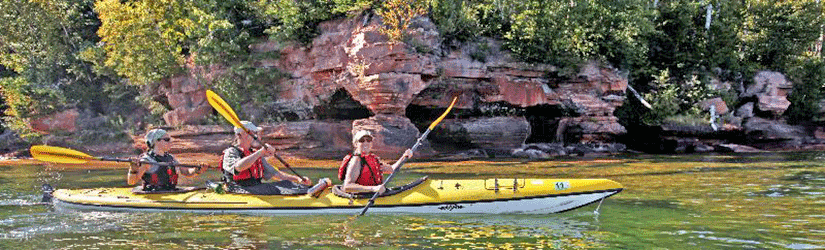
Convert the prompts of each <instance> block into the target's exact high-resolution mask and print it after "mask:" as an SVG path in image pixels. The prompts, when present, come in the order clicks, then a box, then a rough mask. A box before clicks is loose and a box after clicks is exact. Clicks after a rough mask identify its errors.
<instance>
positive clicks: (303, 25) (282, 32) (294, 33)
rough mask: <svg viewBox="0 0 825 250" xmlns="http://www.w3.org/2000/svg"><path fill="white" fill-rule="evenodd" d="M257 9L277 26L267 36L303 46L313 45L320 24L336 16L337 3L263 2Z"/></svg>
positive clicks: (324, 0)
mask: <svg viewBox="0 0 825 250" xmlns="http://www.w3.org/2000/svg"><path fill="white" fill-rule="evenodd" d="M255 7H256V8H258V10H259V12H260V13H261V15H262V17H263V18H269V19H272V20H273V23H274V24H275V25H274V26H273V27H270V28H268V29H267V30H266V33H267V34H269V35H270V36H271V37H273V38H275V39H276V40H279V41H298V42H300V43H301V44H309V43H311V42H312V39H313V38H315V37H316V36H317V35H318V34H319V31H318V29H317V27H318V23H320V22H322V21H326V20H329V19H331V18H333V16H335V13H333V12H332V10H333V9H335V2H333V1H330V0H301V1H293V0H272V1H267V0H261V1H259V2H258V4H257V5H256V6H255ZM344 9H346V8H344Z"/></svg>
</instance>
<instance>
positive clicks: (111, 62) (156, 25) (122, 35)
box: [95, 0, 232, 84]
mask: <svg viewBox="0 0 825 250" xmlns="http://www.w3.org/2000/svg"><path fill="white" fill-rule="evenodd" d="M213 3H214V2H209V1H187V0H157V1H129V2H121V1H119V0H101V1H98V2H97V3H96V4H95V11H96V12H97V13H98V15H99V17H100V20H101V22H102V25H101V26H100V29H98V32H97V33H98V35H99V36H100V38H101V47H102V48H103V50H104V51H105V60H104V61H103V64H104V65H105V66H106V67H111V68H113V69H114V71H115V72H117V73H118V74H119V75H121V76H124V77H126V78H128V79H129V81H130V83H132V84H147V83H150V82H154V81H157V80H159V79H161V78H164V77H169V76H172V75H174V74H177V73H180V72H182V70H183V66H184V64H185V62H186V61H185V60H186V57H187V56H188V55H190V54H191V52H192V51H193V50H197V49H198V48H197V47H198V40H200V39H204V38H206V39H211V40H213V41H214V39H212V38H214V34H215V32H218V31H220V30H224V29H229V28H232V24H231V23H229V22H228V21H227V20H224V19H218V18H216V17H215V15H214V14H213V13H210V12H207V11H206V9H205V8H204V7H202V6H204V5H208V4H213ZM205 43H207V44H208V42H205ZM193 47H194V48H193Z"/></svg>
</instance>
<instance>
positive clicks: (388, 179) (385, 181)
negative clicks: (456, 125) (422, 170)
mask: <svg viewBox="0 0 825 250" xmlns="http://www.w3.org/2000/svg"><path fill="white" fill-rule="evenodd" d="M456 100H458V96H456V97H453V101H452V102H450V106H449V107H447V111H444V113H443V114H441V116H439V117H438V119H436V120H435V121H434V122H433V123H432V124H430V127H429V128H427V131H424V133H423V134H421V136H419V137H418V140H417V141H416V142H415V145H413V146H412V148H410V151H413V152H415V150H416V149H418V147H419V146H421V144H422V143H423V142H424V139H425V138H427V135H429V134H430V131H432V130H433V128H435V126H436V125H438V123H440V122H441V120H444V117H447V114H449V113H450V110H451V109H453V105H455V101H456ZM399 161H401V163H397V164H398V167H397V168H396V169H394V170H393V171H392V173H391V174H390V176H388V177H387V179H386V180H384V183H382V184H381V185H382V186H385V187H386V186H387V183H390V181H391V180H392V177H393V176H395V174H396V173H398V172H399V170H401V166H403V165H404V162H406V161H407V159H405V158H403V156H402V158H401V159H399ZM376 198H378V192H376V193H375V194H373V195H372V198H370V201H369V203H367V205H366V206H364V210H362V211H361V213H360V214H358V216H361V215H364V213H366V212H367V209H369V208H370V206H372V204H373V203H375V199H376Z"/></svg>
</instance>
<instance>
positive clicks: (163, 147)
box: [127, 129, 207, 192]
mask: <svg viewBox="0 0 825 250" xmlns="http://www.w3.org/2000/svg"><path fill="white" fill-rule="evenodd" d="M145 139H146V145H147V146H148V147H149V150H148V151H147V152H146V153H144V154H143V155H141V156H140V157H139V158H136V159H134V160H133V161H132V162H131V164H130V166H129V172H128V173H127V182H128V183H129V185H135V184H137V183H138V182H139V181H141V180H142V181H143V184H142V185H143V189H142V190H143V191H146V192H162V191H175V190H177V184H178V176H179V175H182V176H186V177H194V176H197V175H199V174H201V173H203V172H204V171H206V168H207V166H206V165H205V164H201V166H200V167H198V168H179V167H175V166H167V165H157V164H152V163H175V164H177V163H178V161H177V160H175V157H173V156H172V155H171V154H169V149H170V148H171V146H172V143H171V141H172V137H170V136H169V134H167V133H166V130H163V129H152V130H149V132H148V133H146V137H145ZM147 162H148V163H147Z"/></svg>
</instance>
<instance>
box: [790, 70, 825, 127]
mask: <svg viewBox="0 0 825 250" xmlns="http://www.w3.org/2000/svg"><path fill="white" fill-rule="evenodd" d="M801 64H802V65H801V66H800V67H797V68H794V69H793V70H792V72H791V75H790V78H791V81H792V82H793V83H794V88H793V91H792V92H791V94H790V95H788V100H789V101H791V106H790V107H788V110H787V111H786V115H787V116H788V121H789V122H791V123H801V122H803V121H810V120H813V119H814V118H815V117H814V115H816V114H817V113H819V102H820V101H822V100H823V99H825V60H823V59H822V58H811V59H808V60H805V61H804V62H802V63H801Z"/></svg>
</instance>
